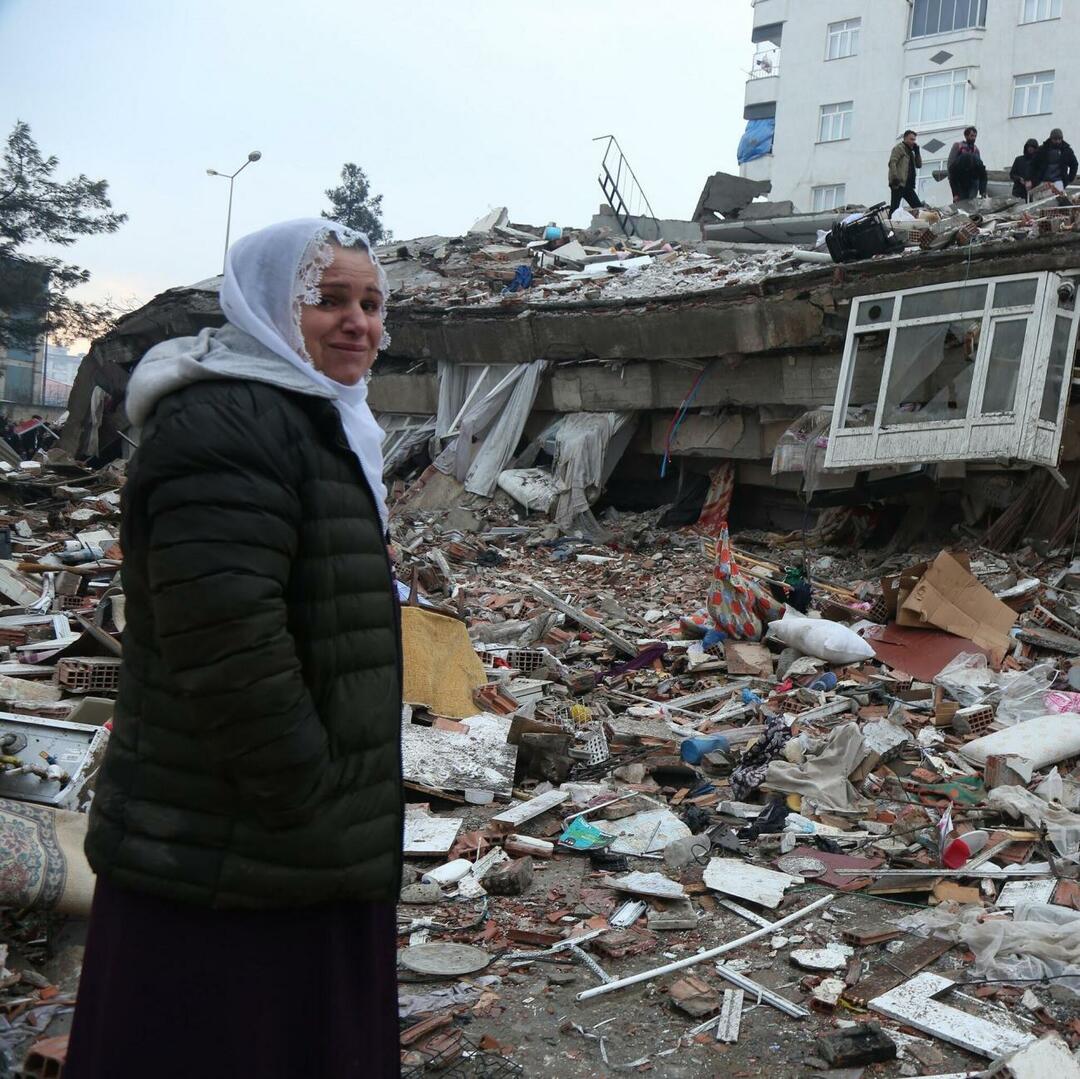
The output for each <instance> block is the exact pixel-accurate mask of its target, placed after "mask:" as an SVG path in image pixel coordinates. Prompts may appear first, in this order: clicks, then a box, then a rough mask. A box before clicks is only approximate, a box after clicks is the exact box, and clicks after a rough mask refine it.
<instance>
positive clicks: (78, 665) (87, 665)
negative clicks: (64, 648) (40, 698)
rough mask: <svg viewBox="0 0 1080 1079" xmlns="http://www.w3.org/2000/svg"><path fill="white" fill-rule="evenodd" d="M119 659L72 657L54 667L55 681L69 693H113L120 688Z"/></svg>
mask: <svg viewBox="0 0 1080 1079" xmlns="http://www.w3.org/2000/svg"><path fill="white" fill-rule="evenodd" d="M120 662H121V661H120V659H119V657H117V658H113V657H99V656H94V657H89V656H87V657H72V658H69V659H62V660H60V662H59V663H58V664H57V665H56V679H57V681H58V682H59V683H60V685H61V686H62V687H63V688H64V689H66V690H67V691H68V692H69V693H115V692H116V691H117V689H118V688H119V686H120Z"/></svg>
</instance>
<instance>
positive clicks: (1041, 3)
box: [1020, 0, 1061, 22]
mask: <svg viewBox="0 0 1080 1079" xmlns="http://www.w3.org/2000/svg"><path fill="white" fill-rule="evenodd" d="M1021 3H1022V4H1023V7H1022V8H1021V10H1020V21H1021V22H1043V21H1044V20H1046V19H1060V18H1061V0H1021Z"/></svg>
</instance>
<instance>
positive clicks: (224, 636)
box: [64, 219, 403, 1079]
mask: <svg viewBox="0 0 1080 1079" xmlns="http://www.w3.org/2000/svg"><path fill="white" fill-rule="evenodd" d="M386 295H387V287H386V277H385V275H384V274H383V272H382V270H381V269H380V267H379V265H378V263H377V262H376V261H375V257H374V254H373V253H372V250H371V246H370V243H369V241H368V238H367V237H366V236H365V235H364V234H363V233H359V232H355V231H354V230H352V229H349V228H346V227H345V226H344V225H340V224H337V223H336V222H332V221H326V220H322V219H311V220H300V221H289V222H285V223H284V224H281V225H275V226H272V227H270V228H267V229H263V230H262V231H261V232H257V233H255V234H254V235H252V236H246V237H244V239H242V240H240V241H238V242H237V243H235V244H234V245H233V246H232V247H231V248H230V249H229V251H228V254H227V258H226V266H225V277H224V282H223V284H222V287H221V307H222V310H223V311H224V313H225V317H226V318H227V319H228V321H227V322H226V324H225V325H224V326H223V327H221V328H220V329H207V330H203V331H202V332H201V333H200V334H199V335H198V336H197V337H183V338H179V339H176V340H172V341H166V342H164V343H162V344H160V345H158V346H156V347H155V348H153V349H152V350H151V351H150V352H149V353H148V354H147V355H146V356H145V357H144V358H143V359H142V361H141V362H140V364H139V366H138V367H137V368H136V370H135V373H134V375H133V376H132V378H131V381H130V383H129V384H128V388H127V410H128V415H129V416H130V418H131V420H132V422H133V424H134V425H135V426H136V427H138V428H140V429H141V437H140V439H139V449H138V452H137V453H136V455H135V457H134V459H133V461H132V464H131V467H130V469H129V471H128V476H127V482H126V484H125V486H124V494H123V498H124V502H123V525H122V542H123V548H124V559H125V563H124V586H125V591H126V595H127V608H126V612H127V628H126V631H125V634H124V657H123V667H122V669H121V676H120V692H119V697H118V700H117V705H116V714H115V717H114V721H113V731H112V735H111V737H110V739H109V745H108V749H107V751H106V754H105V760H104V762H103V764H102V766H101V770H100V773H99V775H98V780H97V787H96V790H95V793H94V800H93V804H92V806H91V809H90V823H89V831H88V835H87V841H86V851H87V855H88V857H89V859H90V864H91V866H92V867H93V869H94V871H95V872H96V873H97V887H96V891H95V894H94V903H93V910H92V913H91V917H90V930H89V935H88V937H87V942H86V953H85V960H84V963H83V970H82V980H81V983H80V985H79V996H78V1007H77V1008H76V1012H75V1020H74V1026H73V1028H72V1032H71V1040H70V1045H69V1049H68V1057H67V1063H66V1065H65V1069H64V1074H65V1076H67V1079H136V1077H139V1079H142V1077H145V1076H153V1077H154V1079H194V1077H195V1076H198V1077H199V1079H233V1077H236V1076H250V1077H251V1079H298V1077H301V1076H302V1077H304V1079H396V1077H397V1076H399V1074H400V1056H399V1048H398V1009H397V979H396V959H397V957H396V901H397V896H398V891H399V887H400V878H401V834H402V822H403V811H402V804H403V799H402V795H403V791H402V783H401V675H402V667H401V648H400V640H399V633H398V609H397V598H396V595H395V593H394V589H393V582H392V578H391V574H390V567H389V563H388V561H387V552H386V546H385V536H386V526H387V512H386V488H385V486H384V485H383V481H382V451H381V441H382V432H381V431H380V429H379V426H378V424H377V423H376V422H375V418H374V417H373V416H372V414H371V410H370V408H369V407H368V404H367V385H366V375H367V373H368V371H369V370H370V369H371V366H372V364H373V363H374V362H375V357H376V355H377V353H378V351H379V349H380V348H382V347H384V345H385V340H386V338H385V336H384V334H383V316H384V310H385V298H386Z"/></svg>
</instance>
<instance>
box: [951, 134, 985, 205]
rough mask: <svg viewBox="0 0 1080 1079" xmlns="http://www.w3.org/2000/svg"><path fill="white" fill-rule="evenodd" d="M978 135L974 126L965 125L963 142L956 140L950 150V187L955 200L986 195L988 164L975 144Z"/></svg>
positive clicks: (960, 200)
mask: <svg viewBox="0 0 1080 1079" xmlns="http://www.w3.org/2000/svg"><path fill="white" fill-rule="evenodd" d="M978 135H979V132H978V131H977V130H976V129H975V128H974V127H965V128H964V140H963V142H954V143H953V147H952V150H950V151H949V187H950V188H952V193H953V202H962V201H964V200H965V199H973V198H975V197H976V196H978V197H979V198H983V197H985V195H986V181H987V175H986V166H985V165H984V164H983V159H982V153H981V152H980V151H979V147H978V146H977V145H976V144H975V140H976V138H978Z"/></svg>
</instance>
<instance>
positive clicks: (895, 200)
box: [889, 130, 923, 217]
mask: <svg viewBox="0 0 1080 1079" xmlns="http://www.w3.org/2000/svg"><path fill="white" fill-rule="evenodd" d="M917 138H918V136H917V135H916V134H915V132H914V131H910V130H908V131H905V132H904V136H903V138H902V139H901V140H900V141H899V142H898V143H897V144H896V145H895V146H894V147H893V149H892V153H891V154H889V191H890V197H889V216H890V217H891V216H892V215H893V214H894V213H895V212H896V210H897V208H898V207H899V206H900V200H901V199H903V200H904V201H905V202H906V203H907V204H908V206H910V207H911V208H912V209H913V210H918V209H919V207H921V206H922V205H923V201H922V199H920V198H919V196H918V194H917V193H916V191H915V177H916V175H917V173H918V170H919V169H921V168H922V152H921V151H920V149H919V144H918V142H917V141H916V139H917Z"/></svg>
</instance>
